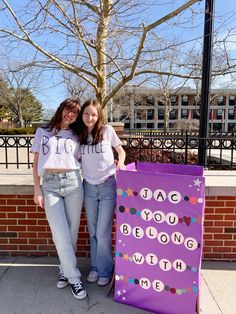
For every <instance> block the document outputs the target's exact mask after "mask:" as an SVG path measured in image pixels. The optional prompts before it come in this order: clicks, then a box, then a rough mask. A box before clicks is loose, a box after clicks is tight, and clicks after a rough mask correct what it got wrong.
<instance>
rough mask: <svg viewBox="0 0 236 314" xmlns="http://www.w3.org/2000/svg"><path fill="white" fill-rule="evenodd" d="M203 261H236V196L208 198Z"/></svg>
mask: <svg viewBox="0 0 236 314" xmlns="http://www.w3.org/2000/svg"><path fill="white" fill-rule="evenodd" d="M203 259H205V260H224V261H236V196H208V197H206V207H205V219H204V242H203Z"/></svg>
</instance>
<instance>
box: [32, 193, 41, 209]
mask: <svg viewBox="0 0 236 314" xmlns="http://www.w3.org/2000/svg"><path fill="white" fill-rule="evenodd" d="M34 202H35V204H36V205H38V206H40V207H41V208H43V194H42V192H41V191H36V192H34Z"/></svg>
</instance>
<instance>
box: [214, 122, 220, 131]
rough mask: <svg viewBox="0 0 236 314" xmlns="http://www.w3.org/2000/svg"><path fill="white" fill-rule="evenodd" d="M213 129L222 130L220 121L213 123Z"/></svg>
mask: <svg viewBox="0 0 236 314" xmlns="http://www.w3.org/2000/svg"><path fill="white" fill-rule="evenodd" d="M213 130H214V131H221V130H222V124H221V123H213Z"/></svg>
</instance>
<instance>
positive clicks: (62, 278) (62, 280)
mask: <svg viewBox="0 0 236 314" xmlns="http://www.w3.org/2000/svg"><path fill="white" fill-rule="evenodd" d="M68 284H69V281H68V279H67V278H66V277H65V276H64V275H62V274H60V275H59V277H58V281H57V288H58V289H63V288H65V287H66V286H67V285H68Z"/></svg>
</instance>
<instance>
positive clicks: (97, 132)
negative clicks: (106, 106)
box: [78, 99, 104, 145]
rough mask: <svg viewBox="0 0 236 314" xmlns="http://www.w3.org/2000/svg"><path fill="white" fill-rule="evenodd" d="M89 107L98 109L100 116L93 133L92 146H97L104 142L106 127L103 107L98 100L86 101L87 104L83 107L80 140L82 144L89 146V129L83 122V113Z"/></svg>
mask: <svg viewBox="0 0 236 314" xmlns="http://www.w3.org/2000/svg"><path fill="white" fill-rule="evenodd" d="M88 106H93V107H95V108H96V109H97V114H98V120H97V122H96V123H95V125H94V128H93V130H92V132H91V134H92V137H93V142H92V145H95V144H97V143H100V142H101V141H102V140H103V127H104V116H103V113H102V106H101V104H100V103H99V102H98V101H97V100H96V99H89V100H87V101H85V103H84V104H83V105H82V108H81V111H80V123H79V127H80V128H79V133H78V135H79V140H80V144H85V145H86V144H88V143H87V139H88V128H87V126H86V125H85V124H84V121H83V112H84V110H85V108H87V107H88Z"/></svg>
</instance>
